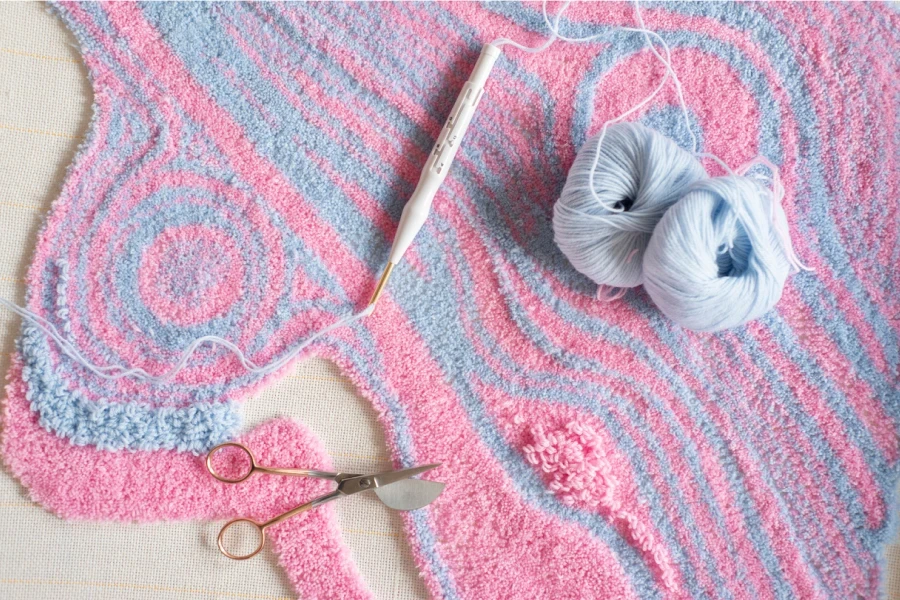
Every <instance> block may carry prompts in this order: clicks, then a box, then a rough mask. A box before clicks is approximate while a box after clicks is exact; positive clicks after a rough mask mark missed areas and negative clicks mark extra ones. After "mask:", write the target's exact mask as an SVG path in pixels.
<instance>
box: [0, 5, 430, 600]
mask: <svg viewBox="0 0 900 600" xmlns="http://www.w3.org/2000/svg"><path fill="white" fill-rule="evenodd" d="M73 44H74V39H73V38H72V37H71V35H70V34H69V32H68V31H67V30H66V29H65V28H64V27H63V25H62V23H61V22H60V21H59V20H58V19H57V18H56V17H53V16H51V15H50V14H48V13H47V11H46V10H45V7H44V5H43V4H41V3H30V2H27V3H26V2H0V294H2V297H4V298H8V299H13V300H15V301H16V302H18V303H20V304H21V303H22V302H23V299H24V297H23V294H24V282H23V278H24V276H25V270H26V268H27V265H28V263H29V261H30V259H31V253H32V251H33V248H34V238H35V235H36V234H37V231H38V227H39V224H40V222H41V219H42V218H43V216H44V214H45V213H46V211H47V210H48V209H49V207H50V204H51V203H52V201H53V199H54V198H55V197H56V195H57V194H58V193H59V188H60V185H61V180H62V177H63V175H64V172H65V168H66V166H67V165H68V164H69V162H70V161H71V160H72V157H73V155H74V153H75V150H76V148H77V146H78V143H79V141H80V139H81V137H82V136H83V135H84V133H85V129H86V127H87V123H88V120H89V118H90V103H91V91H90V86H89V84H88V81H87V76H86V71H85V69H84V67H83V65H82V64H81V60H80V58H79V56H78V52H77V50H76V49H75V48H74V47H73ZM18 327H19V321H18V319H15V318H13V317H12V316H11V315H9V314H7V313H5V312H4V313H0V343H2V346H0V352H2V354H0V373H3V374H5V372H6V369H7V367H8V365H9V358H10V353H11V351H12V349H13V341H14V338H15V336H16V334H17V332H18ZM279 415H282V416H292V417H295V418H299V419H300V420H301V421H303V422H304V423H305V424H306V425H307V426H309V427H310V428H311V429H313V430H314V431H315V432H316V433H317V434H318V435H319V437H320V438H321V439H323V440H324V442H325V444H326V446H327V448H328V450H329V452H330V453H331V455H332V457H333V459H334V463H335V466H336V467H337V468H339V469H342V470H347V471H357V470H362V471H366V470H372V469H378V468H380V467H383V466H384V463H386V462H387V463H389V462H390V461H389V460H388V456H387V449H386V446H385V444H384V441H383V438H382V434H381V432H380V430H379V427H378V426H377V425H376V422H375V418H374V411H373V410H372V409H371V407H370V406H369V405H368V403H365V402H364V401H363V400H362V399H361V398H359V396H358V395H357V394H356V393H355V392H354V390H353V388H352V387H351V386H350V384H349V383H347V381H346V379H344V378H343V377H341V374H340V373H339V372H338V370H337V368H336V367H334V366H333V365H332V364H331V363H328V362H326V361H323V360H319V359H312V360H308V361H305V362H303V363H302V364H301V365H300V366H299V367H298V368H297V370H296V372H295V373H294V374H292V375H291V376H288V377H286V378H285V379H283V380H281V381H280V382H278V384H276V385H274V386H271V387H269V388H268V389H266V390H265V391H264V392H263V393H261V394H259V397H257V398H253V399H251V400H250V401H248V402H247V404H246V412H245V416H246V419H245V426H246V427H247V428H248V429H249V428H252V427H254V426H255V425H257V424H259V423H261V422H263V421H265V420H267V419H269V418H271V417H274V416H279ZM311 466H315V465H311ZM388 466H389V465H388ZM298 500H300V499H298ZM337 512H338V516H339V519H340V524H341V530H342V532H343V538H344V541H345V543H346V544H347V545H348V546H350V548H351V549H352V551H353V556H354V558H355V560H356V563H357V565H358V566H359V569H360V571H361V572H362V574H363V577H364V578H365V580H366V582H367V583H368V584H369V586H370V588H371V589H372V590H373V592H374V593H375V594H376V596H377V597H378V598H391V599H394V598H396V599H412V598H423V597H426V596H427V593H426V591H425V588H424V586H423V584H422V582H421V580H420V579H419V578H418V574H417V572H416V568H415V566H414V565H413V563H412V557H411V554H410V552H409V549H408V546H407V544H406V541H405V539H404V538H403V535H402V533H401V528H400V522H399V518H398V517H397V515H396V513H393V512H392V511H390V510H388V509H387V508H385V507H384V506H383V505H382V504H381V503H379V502H378V501H377V500H375V499H373V498H365V497H360V498H358V499H357V498H354V499H352V500H348V501H345V502H341V503H338V505H337ZM219 525H221V524H218V523H181V524H179V523H161V524H158V525H151V526H137V525H123V524H117V523H73V522H65V521H62V520H60V519H58V518H56V517H54V516H53V515H51V514H49V513H47V512H45V511H44V510H43V509H41V508H39V507H38V506H37V505H36V504H34V503H33V502H31V501H29V499H28V497H27V495H26V493H25V491H24V489H23V488H22V487H21V486H20V485H19V484H18V482H16V481H15V480H14V479H13V478H12V477H10V476H9V475H8V474H7V473H6V472H5V471H3V472H0V598H3V599H5V600H13V599H19V598H22V599H25V598H41V599H48V600H49V599H57V598H59V599H62V598H65V599H66V600H70V599H79V598H91V599H101V598H115V599H126V598H160V599H165V598H253V599H256V598H259V599H262V598H289V597H291V596H292V593H291V589H290V584H289V583H288V580H287V578H286V577H285V576H284V575H283V573H282V572H281V569H280V568H279V567H278V565H277V563H276V561H275V558H274V555H273V554H272V553H266V554H264V555H263V556H262V557H258V558H256V559H254V560H251V561H247V562H244V563H235V562H231V561H228V560H227V559H225V558H223V557H221V556H219V554H218V551H217V550H216V549H215V541H214V540H215V534H216V533H217V531H218V527H219Z"/></svg>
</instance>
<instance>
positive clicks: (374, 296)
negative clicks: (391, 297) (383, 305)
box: [369, 262, 394, 306]
mask: <svg viewBox="0 0 900 600" xmlns="http://www.w3.org/2000/svg"><path fill="white" fill-rule="evenodd" d="M393 270H394V263H391V262H389V263H388V264H387V266H386V267H385V268H384V272H383V273H382V274H381V279H379V280H378V285H376V286H375V292H374V293H373V294H372V299H371V300H369V306H375V303H376V302H378V299H379V298H380V297H381V292H383V291H384V286H385V285H387V280H388V278H389V277H390V276H391V271H393Z"/></svg>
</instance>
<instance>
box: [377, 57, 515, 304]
mask: <svg viewBox="0 0 900 600" xmlns="http://www.w3.org/2000/svg"><path fill="white" fill-rule="evenodd" d="M499 56H500V49H499V48H498V47H497V46H494V45H493V44H485V45H484V47H483V48H482V49H481V56H479V57H478V62H477V63H475V68H474V69H472V74H471V75H470V76H469V80H468V81H467V82H466V84H465V85H464V86H463V89H462V91H461V92H460V93H459V96H458V97H457V98H456V103H455V104H454V105H453V110H452V111H450V116H449V117H447V122H446V123H445V124H444V127H443V128H442V129H441V133H440V134H439V135H438V139H437V141H436V142H435V144H434V148H433V149H432V150H431V154H430V155H429V156H428V160H427V161H425V166H424V167H423V168H422V175H421V176H420V177H419V184H418V185H417V186H416V189H415V190H414V191H413V193H412V197H410V199H409V202H407V203H406V206H405V207H404V208H403V214H402V215H401V217H400V225H399V226H398V227H397V233H396V235H395V236H394V245H393V246H391V253H390V256H389V257H388V264H387V267H385V269H384V273H383V274H382V275H381V280H380V281H379V282H378V286H377V287H376V288H375V293H374V294H373V295H372V299H371V300H370V301H369V304H370V305H374V304H375V303H376V302H377V301H378V298H379V296H381V292H382V291H383V290H384V285H385V284H386V283H387V279H388V277H390V274H391V270H392V269H393V268H394V266H395V265H396V264H397V263H399V262H400V261H401V260H402V259H403V255H404V254H405V253H406V250H407V249H408V248H409V246H410V245H411V244H412V241H413V239H414V238H415V237H416V234H418V233H419V230H420V229H422V225H424V224H425V219H427V218H428V213H429V212H431V203H432V201H433V200H434V196H435V194H437V191H438V189H439V188H440V187H441V184H442V183H443V182H444V179H446V177H447V172H448V171H449V170H450V164H451V163H452V162H453V158H454V157H455V156H456V151H457V150H458V149H459V146H460V144H461V143H462V139H463V136H464V135H465V133H466V129H468V127H469V123H470V122H471V121H472V116H473V115H474V114H475V109H476V108H477V107H478V103H479V102H480V101H481V97H482V96H483V95H484V84H485V83H486V82H487V78H488V75H489V74H490V72H491V69H492V68H493V66H494V62H495V61H496V60H497V58H498V57H499Z"/></svg>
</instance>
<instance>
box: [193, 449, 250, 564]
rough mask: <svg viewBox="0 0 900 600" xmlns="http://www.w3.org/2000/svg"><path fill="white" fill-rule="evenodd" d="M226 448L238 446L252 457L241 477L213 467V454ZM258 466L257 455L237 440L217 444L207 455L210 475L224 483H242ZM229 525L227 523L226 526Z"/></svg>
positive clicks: (248, 456)
mask: <svg viewBox="0 0 900 600" xmlns="http://www.w3.org/2000/svg"><path fill="white" fill-rule="evenodd" d="M225 448H237V449H238V450H240V451H241V452H243V453H244V454H246V455H247V458H249V459H250V468H249V469H247V472H246V473H243V474H242V475H240V476H239V477H226V476H224V475H220V474H219V473H216V469H215V467H213V464H212V459H213V456H215V454H216V452H218V451H219V450H224V449H225ZM258 468H259V467H258V465H257V464H256V457H255V456H253V453H252V452H250V448H248V447H247V446H245V445H243V444H239V443H237V442H225V443H224V444H219V445H218V446H216V447H215V448H213V449H212V450H210V451H209V454H207V455H206V470H207V471H209V474H210V475H212V476H213V477H215V478H216V479H218V480H219V481H221V482H223V483H240V482H242V481H244V480H245V479H247V478H248V477H250V475H252V474H253V471H255V470H256V469H258ZM232 522H233V521H232ZM251 522H252V521H251ZM228 525H231V523H229V524H228ZM228 525H226V527H227V526H228ZM220 548H221V546H220ZM248 558H249V557H248Z"/></svg>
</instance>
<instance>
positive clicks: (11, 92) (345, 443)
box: [0, 2, 900, 600]
mask: <svg viewBox="0 0 900 600" xmlns="http://www.w3.org/2000/svg"><path fill="white" fill-rule="evenodd" d="M73 44H74V40H73V38H72V36H71V35H70V34H69V33H68V31H66V30H65V28H64V27H63V26H62V24H61V23H60V22H59V21H58V20H57V19H56V18H55V17H52V16H51V15H49V14H48V13H47V12H46V10H45V7H44V6H43V5H42V4H38V3H18V2H10V3H2V2H0V295H2V297H4V298H8V299H13V300H14V301H15V302H17V303H19V304H21V303H22V302H23V300H24V298H23V295H24V276H25V272H26V269H27V266H28V263H29V261H30V259H31V251H32V248H33V246H34V240H35V236H36V234H37V232H38V228H39V227H40V224H41V219H42V218H43V215H44V214H45V213H46V211H47V210H48V209H49V207H50V204H51V202H52V200H53V199H54V198H55V196H56V194H57V193H58V191H59V188H60V184H61V181H62V178H63V175H64V173H65V168H66V166H67V165H68V164H69V162H70V161H71V160H72V157H73V155H74V153H75V150H76V148H77V146H78V143H79V141H80V140H81V139H82V137H83V136H84V134H85V130H86V127H87V123H88V120H89V118H90V103H91V91H90V87H89V85H88V82H87V76H86V72H85V70H84V67H83V65H82V63H81V61H80V59H79V55H78V52H77V50H76V49H75V48H74V46H73ZM18 327H19V321H18V319H16V318H14V317H13V316H11V315H10V314H8V313H5V312H0V373H5V372H6V369H7V367H8V365H9V360H10V354H11V352H12V349H13V341H14V338H15V335H16V333H17V332H18ZM279 415H287V416H291V417H295V418H298V419H300V420H301V421H302V422H303V423H305V424H306V425H307V426H308V427H310V428H312V429H313V430H314V431H315V432H316V433H317V434H318V435H319V436H320V437H321V438H322V439H323V440H324V441H325V444H326V445H327V447H328V450H329V452H330V453H331V455H332V457H333V458H334V462H335V466H336V467H337V468H339V469H343V470H347V471H365V470H371V469H378V468H381V467H384V466H385V465H386V464H389V461H388V456H387V451H386V447H385V444H384V440H383V438H382V434H381V431H380V428H379V426H378V425H377V423H376V421H375V415H374V411H373V410H372V409H371V407H370V406H369V405H368V403H366V402H365V401H364V400H362V399H361V398H360V397H359V396H358V395H357V394H356V392H355V391H354V390H353V388H352V386H351V385H350V384H349V383H348V382H347V381H346V379H344V378H343V377H341V375H340V373H339V372H338V370H337V368H336V367H334V366H333V365H332V364H330V363H328V362H326V361H324V360H319V359H312V360H307V361H305V362H304V363H302V364H301V365H300V366H299V367H298V368H297V369H296V371H295V372H294V373H293V374H292V375H291V376H289V377H287V378H285V379H284V380H282V381H281V382H279V383H277V384H276V385H274V386H271V387H269V388H267V389H266V390H265V391H263V392H262V393H260V394H258V395H257V396H256V397H254V398H252V399H250V400H248V402H247V404H246V410H245V419H246V421H245V422H246V427H248V428H250V427H253V426H254V425H256V424H258V423H261V422H262V421H265V420H267V419H269V418H271V417H274V416H279ZM311 466H314V465H311ZM336 507H337V512H338V516H339V518H340V524H341V530H342V532H343V537H344V541H345V543H346V544H348V545H349V546H350V548H351V549H352V551H353V556H354V559H355V560H356V562H357V565H358V566H359V569H360V571H361V572H362V574H363V577H364V578H365V579H366V581H367V582H368V584H369V586H370V587H371V589H372V590H373V591H374V593H375V595H376V596H377V597H378V598H383V599H398V600H403V599H412V598H425V597H427V593H426V591H425V588H424V585H423V584H422V582H421V580H420V579H419V577H418V574H417V572H416V569H415V566H414V565H413V563H412V557H411V554H410V552H409V549H408V546H407V544H406V542H405V540H404V538H403V536H402V533H401V529H400V521H399V517H398V516H397V515H396V514H395V513H393V512H392V511H390V510H388V509H387V508H385V507H384V506H382V505H381V504H380V503H379V502H378V501H377V500H375V499H374V498H366V497H360V498H353V499H349V500H346V501H344V502H339V503H337V504H336ZM218 526H219V524H216V523H159V524H155V525H128V524H118V523H77V522H65V521H62V520H60V519H58V518H56V517H54V516H53V515H51V514H49V513H47V512H46V511H44V510H43V509H41V508H40V507H39V506H37V505H36V504H35V503H33V502H31V501H30V500H29V499H28V496H27V494H26V493H25V491H24V490H23V488H22V487H21V486H20V485H19V484H18V482H16V481H15V480H14V479H12V477H10V476H9V475H8V474H7V473H6V472H5V471H3V472H0V598H2V599H4V600H19V599H22V600H28V599H37V598H40V599H42V600H55V599H66V600H77V599H81V598H85V599H87V598H90V599H98V600H100V599H112V598H115V599H116V600H123V599H131V598H159V599H169V598H222V599H229V598H245V599H267V598H290V597H292V596H293V594H292V592H291V589H290V585H289V583H288V581H287V579H286V578H285V576H284V575H283V574H282V573H281V571H280V569H279V567H278V566H277V564H276V562H275V560H274V557H273V556H272V555H271V554H270V553H267V554H264V555H263V556H261V557H258V558H255V559H254V560H250V561H247V562H243V563H238V562H232V561H228V560H226V559H224V558H222V557H220V556H219V555H218V552H217V550H216V549H215V534H216V532H217V531H218ZM885 564H886V565H887V569H886V573H885V584H884V589H885V596H886V597H887V598H889V599H891V600H900V545H898V544H895V545H893V546H891V547H890V548H889V549H888V551H887V556H886V563H885Z"/></svg>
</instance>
